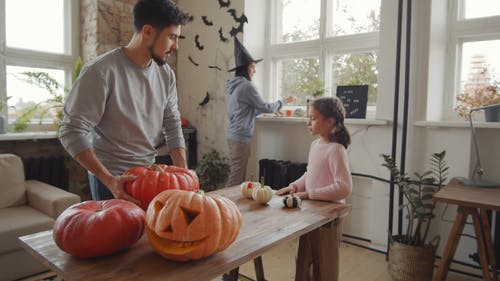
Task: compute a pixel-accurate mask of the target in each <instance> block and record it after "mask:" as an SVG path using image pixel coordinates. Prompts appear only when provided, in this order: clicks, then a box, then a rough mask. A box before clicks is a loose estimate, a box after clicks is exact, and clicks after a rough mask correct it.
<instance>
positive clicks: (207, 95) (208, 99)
mask: <svg viewBox="0 0 500 281" xmlns="http://www.w3.org/2000/svg"><path fill="white" fill-rule="evenodd" d="M209 101H210V95H209V94H208V92H207V94H206V96H205V98H204V99H203V100H202V101H201V102H200V103H199V104H198V105H200V106H204V105H205V104H207V103H208V102H209Z"/></svg>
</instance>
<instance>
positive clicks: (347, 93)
mask: <svg viewBox="0 0 500 281" xmlns="http://www.w3.org/2000/svg"><path fill="white" fill-rule="evenodd" d="M337 97H338V98H339V99H340V100H341V101H342V103H343V104H344V107H345V112H346V118H361V119H364V118H366V106H367V102H368V85H355V86H337Z"/></svg>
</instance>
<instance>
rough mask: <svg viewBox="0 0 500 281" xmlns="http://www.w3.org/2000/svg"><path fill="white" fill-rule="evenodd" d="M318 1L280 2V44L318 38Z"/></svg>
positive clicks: (319, 7)
mask: <svg viewBox="0 0 500 281" xmlns="http://www.w3.org/2000/svg"><path fill="white" fill-rule="evenodd" d="M320 9H321V1H320V0H281V29H280V32H279V39H280V42H284V43H288V42H297V41H305V40H312V39H318V38H319V15H320Z"/></svg>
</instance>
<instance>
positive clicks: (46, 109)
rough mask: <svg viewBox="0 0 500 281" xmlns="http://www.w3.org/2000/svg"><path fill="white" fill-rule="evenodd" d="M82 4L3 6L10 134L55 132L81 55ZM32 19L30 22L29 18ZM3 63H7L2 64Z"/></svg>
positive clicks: (19, 1)
mask: <svg viewBox="0 0 500 281" xmlns="http://www.w3.org/2000/svg"><path fill="white" fill-rule="evenodd" d="M77 6H78V2H77V1H74V0H5V1H1V2H0V22H2V23H5V24H2V25H0V26H2V27H1V29H2V30H0V43H1V44H0V54H1V56H0V69H1V71H0V73H2V75H3V76H2V77H0V80H1V81H4V82H5V83H2V84H3V85H5V86H2V88H0V100H5V99H6V98H8V100H7V104H8V109H7V110H5V112H0V114H1V116H4V117H7V118H6V119H7V125H8V128H9V130H10V131H23V130H29V131H37V130H47V129H48V130H53V129H54V127H53V124H54V122H55V121H57V110H56V108H57V107H58V106H60V105H61V104H62V101H61V100H60V98H61V97H63V96H64V93H65V90H64V89H65V87H68V86H69V85H70V83H71V72H72V70H73V65H74V62H75V61H76V57H77V55H78V44H77V36H78V32H77V31H78V29H77V22H78V13H77V12H78V11H77ZM27 18H29V19H30V20H29V21H27V20H26V19H27ZM1 58H3V59H1Z"/></svg>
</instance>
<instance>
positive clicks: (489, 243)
mask: <svg viewBox="0 0 500 281" xmlns="http://www.w3.org/2000/svg"><path fill="white" fill-rule="evenodd" d="M479 217H480V218H481V222H482V229H483V234H484V243H485V244H484V245H485V250H486V252H487V253H486V255H487V257H486V258H487V259H488V260H489V265H490V269H491V273H492V275H493V278H492V280H494V281H499V280H498V274H497V263H496V258H495V252H494V251H493V239H491V228H490V222H489V220H488V214H487V212H486V210H485V209H480V210H479Z"/></svg>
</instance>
